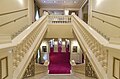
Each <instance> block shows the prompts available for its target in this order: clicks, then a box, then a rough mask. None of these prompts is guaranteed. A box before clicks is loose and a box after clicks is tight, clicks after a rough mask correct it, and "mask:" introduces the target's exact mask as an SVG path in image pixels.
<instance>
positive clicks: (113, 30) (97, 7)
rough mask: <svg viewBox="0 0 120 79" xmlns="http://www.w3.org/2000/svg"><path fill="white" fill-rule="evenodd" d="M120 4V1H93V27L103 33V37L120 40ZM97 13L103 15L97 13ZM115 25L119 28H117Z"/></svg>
mask: <svg viewBox="0 0 120 79" xmlns="http://www.w3.org/2000/svg"><path fill="white" fill-rule="evenodd" d="M119 3H120V0H91V6H92V10H91V11H92V15H91V16H94V17H92V19H91V20H92V21H91V25H92V27H95V28H96V29H98V30H99V31H100V32H101V33H103V35H106V36H107V37H111V38H120V26H119V25H120V10H119V8H120V4H119ZM95 11H96V12H100V13H103V14H100V13H96V12H95ZM109 15H110V16H109ZM111 15H112V16H111ZM115 16H116V17H115ZM118 17H119V18H118ZM97 18H99V19H97ZM100 19H101V20H100ZM102 20H104V21H102ZM106 22H107V23H106ZM114 25H116V26H118V28H117V27H115V26H114Z"/></svg>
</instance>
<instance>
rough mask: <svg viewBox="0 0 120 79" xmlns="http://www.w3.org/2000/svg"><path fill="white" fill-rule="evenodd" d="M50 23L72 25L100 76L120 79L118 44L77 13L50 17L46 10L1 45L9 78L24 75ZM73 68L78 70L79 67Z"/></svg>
mask: <svg viewBox="0 0 120 79" xmlns="http://www.w3.org/2000/svg"><path fill="white" fill-rule="evenodd" d="M47 24H53V25H59V24H60V25H64V24H65V25H67V24H68V25H69V24H72V25H73V32H74V34H75V35H76V37H77V39H78V41H79V43H80V45H81V47H82V48H83V51H84V52H85V54H86V56H87V57H88V59H89V61H90V62H91V65H92V66H93V69H94V70H95V73H96V75H97V76H98V79H115V77H117V78H118V79H119V77H118V76H120V75H119V74H118V71H116V70H120V68H119V67H118V65H117V64H118V61H120V53H119V51H120V45H119V44H113V43H110V42H109V41H108V40H106V39H105V38H104V37H102V36H101V35H100V34H99V33H97V32H96V31H95V30H94V29H92V28H91V27H90V26H89V25H87V24H86V23H84V22H83V21H82V20H81V19H80V18H79V17H77V16H76V15H75V14H72V15H69V16H65V15H60V16H58V15H50V16H49V15H48V14H47V13H46V14H44V15H43V16H42V17H41V18H40V19H39V20H38V21H36V22H35V23H33V24H32V25H30V27H29V28H27V29H25V30H24V31H23V32H22V33H20V34H19V35H18V36H16V37H14V39H12V40H11V42H9V43H8V42H7V43H6V44H0V61H1V62H0V64H3V63H2V61H3V60H5V63H6V64H3V65H5V67H4V68H3V70H6V71H5V72H6V73H8V76H7V77H6V78H8V79H21V78H22V76H23V74H24V72H25V69H26V68H27V66H28V64H29V62H30V60H31V59H32V57H33V54H34V53H35V51H36V49H37V47H38V46H39V44H40V42H41V40H42V38H43V36H44V34H45V32H46V31H47ZM11 62H12V63H11ZM7 66H8V67H7ZM74 69H75V72H76V69H77V68H74ZM11 71H13V72H11ZM83 71H84V70H83ZM113 72H114V74H113ZM2 73H4V72H2ZM80 73H83V72H80ZM5 75H6V74H5ZM0 76H1V74H0Z"/></svg>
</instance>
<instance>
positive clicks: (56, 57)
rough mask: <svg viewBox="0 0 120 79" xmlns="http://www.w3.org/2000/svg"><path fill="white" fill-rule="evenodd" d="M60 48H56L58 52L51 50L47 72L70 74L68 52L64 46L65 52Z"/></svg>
mask: <svg viewBox="0 0 120 79" xmlns="http://www.w3.org/2000/svg"><path fill="white" fill-rule="evenodd" d="M61 49H62V48H60V47H59V48H58V52H53V51H54V50H53V48H51V49H50V50H51V52H50V54H49V59H50V64H49V67H48V69H49V74H70V70H71V65H70V52H68V50H69V49H67V48H66V52H61Z"/></svg>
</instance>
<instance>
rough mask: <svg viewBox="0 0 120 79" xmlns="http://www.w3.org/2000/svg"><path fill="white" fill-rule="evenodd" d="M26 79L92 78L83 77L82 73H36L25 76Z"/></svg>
mask: <svg viewBox="0 0 120 79" xmlns="http://www.w3.org/2000/svg"><path fill="white" fill-rule="evenodd" d="M27 79H94V78H89V77H85V76H84V75H82V74H77V73H76V74H71V75H62V74H61V75H50V74H45V73H44V74H38V75H36V76H34V77H31V78H27Z"/></svg>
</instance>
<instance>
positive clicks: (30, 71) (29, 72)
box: [23, 56, 35, 79]
mask: <svg viewBox="0 0 120 79" xmlns="http://www.w3.org/2000/svg"><path fill="white" fill-rule="evenodd" d="M34 75H35V61H34V56H33V58H32V59H31V62H30V63H29V65H28V67H27V69H26V71H25V73H24V76H23V79H25V78H28V77H31V76H34Z"/></svg>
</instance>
